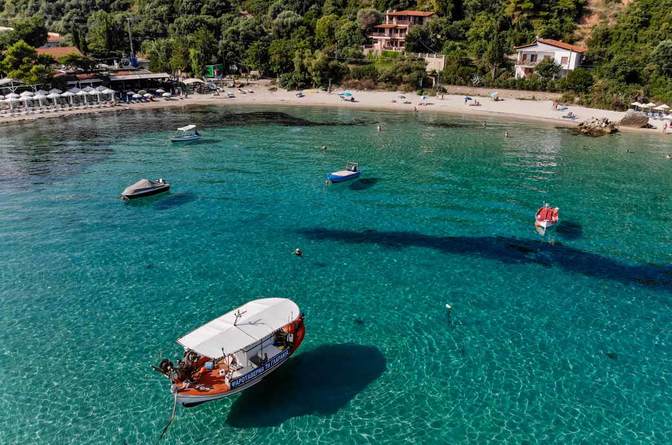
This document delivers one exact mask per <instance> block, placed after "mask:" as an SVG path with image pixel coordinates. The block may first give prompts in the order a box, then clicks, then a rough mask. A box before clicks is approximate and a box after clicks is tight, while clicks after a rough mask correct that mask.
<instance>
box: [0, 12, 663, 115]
mask: <svg viewBox="0 0 672 445" xmlns="http://www.w3.org/2000/svg"><path fill="white" fill-rule="evenodd" d="M586 1H587V0H417V1H415V0H275V1H269V0H0V10H2V12H1V13H0V24H5V25H11V26H14V27H15V31H14V32H12V33H6V34H4V35H0V49H3V48H4V49H6V48H7V47H9V46H10V45H12V44H14V43H16V42H17V41H19V40H23V41H25V42H26V43H27V44H29V45H31V46H38V45H40V44H41V43H43V42H44V40H45V39H46V28H48V29H50V30H53V31H57V32H61V33H63V34H65V35H67V38H68V39H69V40H70V41H71V43H73V44H75V45H76V46H78V47H79V48H80V49H81V50H83V51H84V52H85V53H87V54H89V55H91V56H94V57H97V58H107V59H111V58H119V57H121V56H122V55H127V54H128V53H129V51H130V49H129V48H130V46H131V43H132V44H133V45H134V47H135V49H136V51H138V50H140V51H141V52H143V53H144V54H146V55H147V56H148V57H149V58H150V60H151V68H152V69H154V70H160V71H167V72H173V73H177V72H180V73H183V74H188V75H194V76H200V75H202V74H203V73H204V70H205V65H208V64H213V63H221V64H223V65H224V67H225V70H226V71H228V72H230V73H245V72H249V71H258V72H260V73H261V74H262V75H266V76H272V77H275V78H278V79H279V80H280V81H281V83H282V84H283V85H284V86H287V87H291V88H301V87H306V86H326V85H328V84H329V83H337V82H341V83H348V84H352V85H356V86H362V87H375V86H400V85H401V86H402V87H404V88H406V89H415V88H421V87H423V86H424V87H426V86H427V85H428V83H429V82H428V78H427V75H426V74H425V73H424V69H423V67H424V65H423V63H422V61H419V60H417V59H414V58H412V57H410V56H399V55H398V54H393V55H386V54H384V55H381V56H377V57H371V56H368V57H365V56H364V55H363V54H362V44H364V43H367V37H366V36H367V34H368V33H370V32H371V31H372V29H373V26H374V25H375V24H377V23H380V22H381V20H382V13H383V12H384V11H385V10H386V9H405V8H413V9H421V10H429V11H433V12H435V13H436V16H435V17H434V18H433V19H432V20H431V21H429V23H427V24H426V25H424V26H420V27H415V28H413V29H412V30H411V32H410V33H409V36H408V38H407V49H408V50H409V52H414V53H442V54H445V55H446V56H447V63H446V67H445V69H444V71H443V72H442V73H440V74H439V75H438V76H436V80H439V81H440V82H443V83H457V84H469V85H474V84H475V85H485V86H493V87H498V88H503V87H510V88H524V89H533V90H550V91H571V92H572V93H573V94H575V95H577V96H578V97H579V98H580V99H581V100H582V101H583V102H584V103H587V104H594V105H600V106H607V107H616V108H618V107H620V106H622V104H624V103H627V102H628V101H629V100H630V99H631V98H632V97H633V96H638V95H639V96H650V97H652V98H660V99H664V100H671V101H672V97H670V95H672V25H670V24H671V23H672V0H634V1H633V2H632V3H631V5H630V6H629V7H628V8H626V9H625V10H624V12H623V13H622V14H621V16H620V17H619V18H618V20H617V22H616V23H615V24H614V25H601V26H598V27H597V28H596V29H595V30H594V32H593V35H592V38H591V40H590V41H589V47H590V52H589V62H590V66H589V67H588V68H589V69H580V70H577V71H575V72H573V73H571V74H570V76H568V77H567V78H566V79H559V78H558V77H559V76H558V67H557V66H555V65H553V64H552V63H544V64H541V66H540V67H539V70H538V74H536V75H534V76H533V77H532V78H530V79H523V80H518V79H514V78H513V70H512V62H511V59H510V57H509V55H510V54H511V53H512V52H513V47H514V46H516V45H520V44H524V43H529V42H531V41H533V40H534V38H535V36H542V37H545V38H555V39H561V40H565V41H570V42H571V41H573V36H574V35H576V30H577V23H578V22H579V21H580V18H581V17H582V15H583V14H584V8H585V6H586ZM609 1H618V0H609ZM45 26H46V28H45ZM129 31H130V32H129ZM129 34H130V35H132V42H131V41H130V38H129Z"/></svg>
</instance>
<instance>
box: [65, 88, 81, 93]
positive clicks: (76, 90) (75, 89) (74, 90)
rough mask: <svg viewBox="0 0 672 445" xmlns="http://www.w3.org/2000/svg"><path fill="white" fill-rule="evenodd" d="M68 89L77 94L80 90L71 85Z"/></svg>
mask: <svg viewBox="0 0 672 445" xmlns="http://www.w3.org/2000/svg"><path fill="white" fill-rule="evenodd" d="M68 91H70V92H71V93H72V94H77V93H79V92H80V91H82V90H80V89H79V88H77V87H72V88H70V89H69V90H68Z"/></svg>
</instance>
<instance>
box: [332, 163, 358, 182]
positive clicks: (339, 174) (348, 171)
mask: <svg viewBox="0 0 672 445" xmlns="http://www.w3.org/2000/svg"><path fill="white" fill-rule="evenodd" d="M361 173H362V172H360V171H359V164H357V163H356V162H348V163H347V165H346V166H345V169H343V170H339V171H335V172H332V173H329V174H328V175H327V182H331V183H334V184H335V183H338V182H345V181H350V180H351V179H355V178H359V175H360V174H361Z"/></svg>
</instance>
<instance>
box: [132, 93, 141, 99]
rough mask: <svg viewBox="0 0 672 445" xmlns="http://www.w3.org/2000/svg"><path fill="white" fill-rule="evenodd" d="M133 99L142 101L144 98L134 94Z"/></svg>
mask: <svg viewBox="0 0 672 445" xmlns="http://www.w3.org/2000/svg"><path fill="white" fill-rule="evenodd" d="M132 97H133V99H142V96H141V95H139V94H134V95H133V96H132Z"/></svg>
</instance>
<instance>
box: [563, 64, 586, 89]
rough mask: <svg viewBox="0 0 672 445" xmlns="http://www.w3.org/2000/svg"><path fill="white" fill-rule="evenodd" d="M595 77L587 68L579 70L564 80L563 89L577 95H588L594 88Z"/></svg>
mask: <svg viewBox="0 0 672 445" xmlns="http://www.w3.org/2000/svg"><path fill="white" fill-rule="evenodd" d="M593 82H594V80H593V75H592V74H591V73H590V71H588V70H587V69H585V68H577V69H575V70H573V71H570V72H569V73H567V76H566V77H565V78H564V79H562V88H563V89H565V90H570V91H574V92H576V93H588V92H589V91H590V88H591V87H592V86H593Z"/></svg>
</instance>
